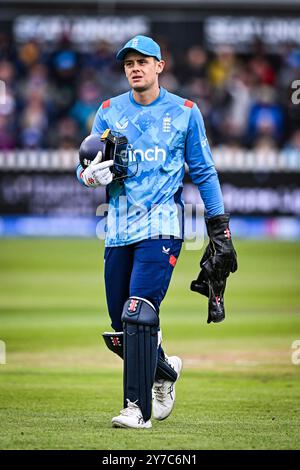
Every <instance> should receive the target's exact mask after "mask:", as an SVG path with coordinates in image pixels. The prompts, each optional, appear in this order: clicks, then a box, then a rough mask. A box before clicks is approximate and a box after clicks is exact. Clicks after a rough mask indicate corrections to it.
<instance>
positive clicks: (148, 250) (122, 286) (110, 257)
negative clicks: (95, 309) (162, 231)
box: [104, 238, 182, 331]
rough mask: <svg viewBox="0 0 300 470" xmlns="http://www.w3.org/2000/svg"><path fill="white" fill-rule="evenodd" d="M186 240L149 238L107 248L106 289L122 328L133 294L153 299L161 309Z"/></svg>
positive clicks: (112, 312) (114, 318)
mask: <svg viewBox="0 0 300 470" xmlns="http://www.w3.org/2000/svg"><path fill="white" fill-rule="evenodd" d="M181 246H182V240H180V239H176V238H170V239H162V238H159V239H147V240H142V241H140V242H137V243H133V244H130V245H125V246H118V247H106V248H105V255H104V259H105V269H104V276H105V290H106V301H107V307H108V312H109V315H110V318H111V326H112V327H113V329H114V330H115V331H122V330H123V326H122V322H121V315H122V311H123V306H124V303H125V301H126V300H127V299H128V297H130V296H137V297H142V298H144V299H147V300H149V301H150V302H151V303H152V304H153V305H154V307H155V309H156V311H157V312H159V306H160V304H161V302H162V300H163V298H164V297H165V295H166V292H167V290H168V287H169V284H170V280H171V277H172V273H173V269H174V266H175V264H176V261H177V259H178V256H179V253H180V250H181Z"/></svg>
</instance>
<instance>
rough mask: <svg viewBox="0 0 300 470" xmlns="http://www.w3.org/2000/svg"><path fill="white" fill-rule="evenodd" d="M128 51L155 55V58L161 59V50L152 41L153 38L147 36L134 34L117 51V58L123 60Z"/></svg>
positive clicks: (150, 55)
mask: <svg viewBox="0 0 300 470" xmlns="http://www.w3.org/2000/svg"><path fill="white" fill-rule="evenodd" d="M129 51H136V52H139V53H140V54H143V55H146V56H149V57H155V58H156V59H157V60H161V52H160V47H159V45H158V44H157V43H156V42H155V41H153V39H151V38H148V37H147V36H141V35H139V36H135V37H134V38H132V39H130V40H129V41H128V42H126V44H125V46H124V47H122V49H120V50H119V52H118V53H117V56H116V57H117V60H120V61H121V60H124V57H125V55H126V54H127V52H129Z"/></svg>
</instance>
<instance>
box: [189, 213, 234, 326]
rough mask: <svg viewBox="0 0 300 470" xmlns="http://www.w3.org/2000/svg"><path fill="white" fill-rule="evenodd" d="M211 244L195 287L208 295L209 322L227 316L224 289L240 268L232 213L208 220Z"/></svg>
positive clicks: (192, 286) (192, 284) (201, 263)
mask: <svg viewBox="0 0 300 470" xmlns="http://www.w3.org/2000/svg"><path fill="white" fill-rule="evenodd" d="M206 227H207V233H208V236H209V239H210V241H209V244H208V246H207V248H206V250H205V252H204V255H203V257H202V259H201V261H200V267H201V270H200V273H199V275H198V278H197V279H196V280H194V281H192V283H191V290H192V291H195V292H198V293H199V294H202V295H205V296H206V297H208V318H207V323H210V322H214V323H218V322H221V321H222V320H224V318H225V308H224V292H225V287H226V280H227V277H228V276H229V274H230V273H233V272H235V271H236V270H237V255H236V251H235V249H234V247H233V244H232V240H231V233H230V230H229V214H223V215H218V216H216V217H212V218H211V219H207V220H206Z"/></svg>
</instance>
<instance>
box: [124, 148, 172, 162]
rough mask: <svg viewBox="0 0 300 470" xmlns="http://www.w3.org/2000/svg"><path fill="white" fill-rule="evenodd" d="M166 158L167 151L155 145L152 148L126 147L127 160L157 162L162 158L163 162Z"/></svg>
mask: <svg viewBox="0 0 300 470" xmlns="http://www.w3.org/2000/svg"><path fill="white" fill-rule="evenodd" d="M166 158H167V153H166V151H165V149H162V148H160V147H158V146H157V145H155V147H154V148H149V149H147V150H142V149H133V148H130V147H129V148H128V159H129V162H136V161H142V162H143V161H147V162H157V161H159V160H162V161H163V162H164V161H165V160H166Z"/></svg>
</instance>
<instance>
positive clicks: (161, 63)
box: [156, 60, 166, 75]
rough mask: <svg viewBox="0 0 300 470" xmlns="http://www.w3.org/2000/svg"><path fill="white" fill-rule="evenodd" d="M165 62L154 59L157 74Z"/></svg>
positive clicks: (160, 71)
mask: <svg viewBox="0 0 300 470" xmlns="http://www.w3.org/2000/svg"><path fill="white" fill-rule="evenodd" d="M165 64H166V63H165V61H164V60H159V61H156V72H157V74H158V75H159V74H160V73H162V71H163V69H164V68H165Z"/></svg>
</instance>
